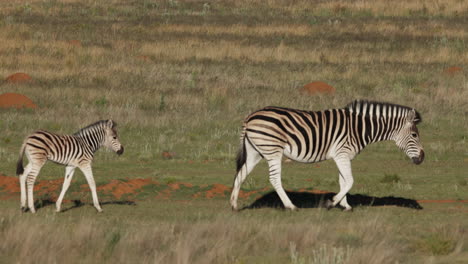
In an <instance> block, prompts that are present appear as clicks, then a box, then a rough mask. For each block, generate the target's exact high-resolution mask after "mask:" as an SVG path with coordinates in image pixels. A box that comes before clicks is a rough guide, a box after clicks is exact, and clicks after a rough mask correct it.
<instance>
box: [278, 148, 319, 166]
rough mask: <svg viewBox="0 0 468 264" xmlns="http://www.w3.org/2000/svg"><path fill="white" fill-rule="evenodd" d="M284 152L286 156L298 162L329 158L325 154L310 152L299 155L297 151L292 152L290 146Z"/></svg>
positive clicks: (311, 161) (312, 161)
mask: <svg viewBox="0 0 468 264" xmlns="http://www.w3.org/2000/svg"><path fill="white" fill-rule="evenodd" d="M283 154H284V156H286V157H287V158H289V159H291V160H294V161H297V162H303V163H314V162H319V161H324V160H327V158H326V157H325V155H310V154H306V155H304V154H303V155H302V156H299V155H297V153H291V152H290V150H289V148H285V149H284V152H283Z"/></svg>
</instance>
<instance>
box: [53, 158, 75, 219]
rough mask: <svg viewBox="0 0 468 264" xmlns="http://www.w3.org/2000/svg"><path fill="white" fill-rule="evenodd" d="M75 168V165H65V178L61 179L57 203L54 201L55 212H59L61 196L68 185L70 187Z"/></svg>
mask: <svg viewBox="0 0 468 264" xmlns="http://www.w3.org/2000/svg"><path fill="white" fill-rule="evenodd" d="M75 168H76V167H74V166H67V167H65V179H64V180H63V187H62V191H61V192H60V196H59V198H58V199H57V203H56V206H57V212H60V209H61V206H62V200H63V197H64V196H65V193H66V192H67V190H68V187H70V182H71V180H72V178H73V173H74V172H75Z"/></svg>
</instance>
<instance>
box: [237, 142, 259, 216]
mask: <svg viewBox="0 0 468 264" xmlns="http://www.w3.org/2000/svg"><path fill="white" fill-rule="evenodd" d="M245 144H246V146H245V152H246V153H244V155H246V159H245V163H244V165H242V167H241V169H240V170H239V171H238V172H237V174H236V177H235V178H234V184H233V187H232V193H231V200H230V201H231V208H232V210H234V211H237V210H238V208H237V199H238V197H239V191H240V188H241V185H242V183H243V182H244V181H245V179H246V178H247V175H249V173H250V172H251V171H252V170H253V168H254V167H255V165H257V164H258V162H259V161H260V160H261V159H262V157H261V156H260V154H258V152H257V151H256V150H255V149H254V148H253V147H252V146H251V145H250V144H249V143H248V142H245Z"/></svg>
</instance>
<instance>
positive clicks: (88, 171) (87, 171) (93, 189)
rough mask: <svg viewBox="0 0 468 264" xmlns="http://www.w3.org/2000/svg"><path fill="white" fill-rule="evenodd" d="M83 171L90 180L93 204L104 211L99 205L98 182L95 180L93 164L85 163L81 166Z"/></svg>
mask: <svg viewBox="0 0 468 264" xmlns="http://www.w3.org/2000/svg"><path fill="white" fill-rule="evenodd" d="M80 169H81V171H82V172H83V174H84V175H85V177H86V181H88V185H89V188H90V189H91V195H92V196H93V204H94V207H95V208H96V210H97V211H98V212H102V209H101V206H100V205H99V200H98V197H97V192H96V183H95V182H94V177H93V171H92V169H91V164H88V165H84V166H82V167H80Z"/></svg>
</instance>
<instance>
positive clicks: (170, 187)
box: [0, 174, 468, 204]
mask: <svg viewBox="0 0 468 264" xmlns="http://www.w3.org/2000/svg"><path fill="white" fill-rule="evenodd" d="M62 183H63V179H56V180H39V181H37V182H36V184H35V186H34V194H35V197H41V196H47V197H48V199H51V200H55V199H57V196H58V194H59V193H60V189H61V187H62ZM72 186H73V183H72ZM75 190H76V188H75ZM97 190H98V192H99V196H100V197H103V199H108V200H122V199H125V200H145V199H151V198H153V199H174V200H186V199H214V198H227V197H229V195H230V193H231V187H230V186H226V185H224V184H219V183H216V184H211V185H199V186H196V185H193V184H191V183H184V182H174V183H168V184H165V183H160V182H157V181H154V180H152V179H142V178H136V179H125V180H111V181H110V182H109V183H107V184H104V185H100V186H98V187H97ZM271 191H272V190H271V188H269V187H265V188H263V189H258V190H251V191H242V190H241V191H240V193H239V197H240V198H241V199H246V198H250V197H253V198H255V199H258V198H260V197H261V196H262V195H264V194H266V193H267V192H271ZM19 193H20V188H19V183H18V178H17V177H12V176H5V175H1V174H0V200H7V199H18V198H19ZM295 193H297V194H314V195H326V194H330V193H331V192H328V191H322V190H313V189H305V188H302V189H299V190H297V191H295ZM70 195H71V196H78V197H82V196H84V195H89V187H88V185H87V184H82V185H80V187H79V190H78V191H74V192H72V193H71V194H68V193H67V196H70ZM65 202H66V201H65ZM415 202H417V203H422V204H430V203H441V204H453V203H468V200H454V199H446V200H416V201H415Z"/></svg>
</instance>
